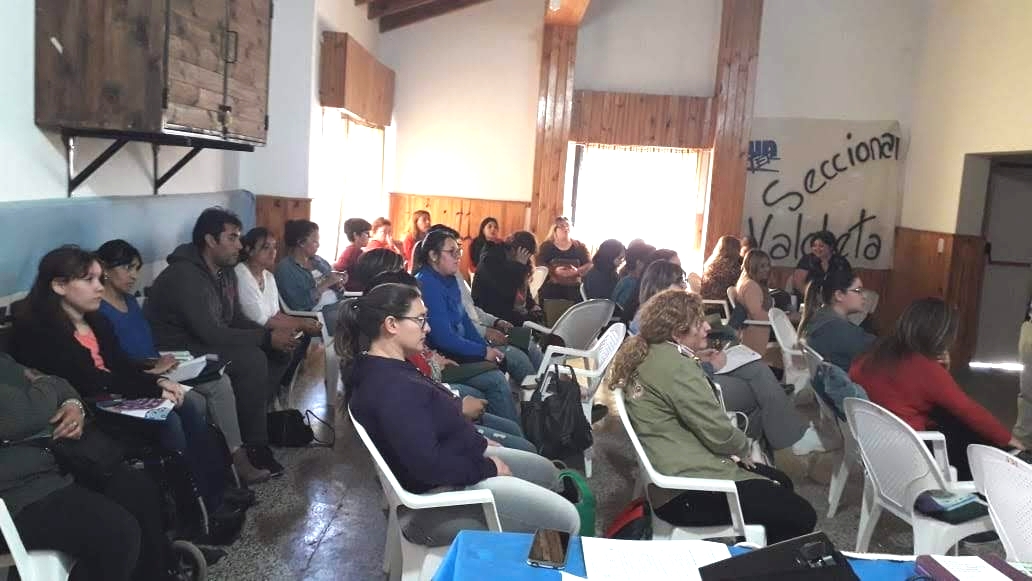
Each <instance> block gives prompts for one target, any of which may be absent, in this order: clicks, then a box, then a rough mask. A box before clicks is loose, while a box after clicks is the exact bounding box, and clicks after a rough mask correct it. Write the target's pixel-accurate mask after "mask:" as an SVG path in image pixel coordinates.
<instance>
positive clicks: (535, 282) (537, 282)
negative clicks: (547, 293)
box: [529, 266, 548, 302]
mask: <svg viewBox="0 0 1032 581" xmlns="http://www.w3.org/2000/svg"><path fill="white" fill-rule="evenodd" d="M547 279H548V267H547V266H537V267H534V272H532V273H531V275H530V285H529V286H530V296H531V297H533V299H534V300H535V301H538V291H540V290H541V286H542V285H544V284H545V280H547ZM538 302H540V301H538Z"/></svg>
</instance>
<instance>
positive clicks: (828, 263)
mask: <svg viewBox="0 0 1032 581" xmlns="http://www.w3.org/2000/svg"><path fill="white" fill-rule="evenodd" d="M812 236H813V238H811V239H810V254H804V255H803V257H802V258H800V259H799V263H798V264H796V267H795V271H794V272H793V273H792V290H793V291H794V292H795V293H796V294H797V295H799V296H801V295H802V293H803V290H804V289H805V288H806V285H808V284H810V283H811V282H814V281H818V282H819V281H821V280H824V277H826V276H828V275H829V274H831V273H832V272H835V271H847V272H848V271H852V270H853V267H852V266H850V264H849V261H848V260H846V257H845V256H842V255H841V254H839V253H838V245H837V244H836V240H835V234H833V233H831V232H829V231H827V230H821V231H820V232H815V233H814V234H813V235H812Z"/></svg>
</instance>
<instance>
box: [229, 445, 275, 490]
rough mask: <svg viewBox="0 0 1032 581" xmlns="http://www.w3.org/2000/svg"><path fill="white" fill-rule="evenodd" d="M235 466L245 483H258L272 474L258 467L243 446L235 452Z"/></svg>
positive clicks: (242, 481)
mask: <svg viewBox="0 0 1032 581" xmlns="http://www.w3.org/2000/svg"><path fill="white" fill-rule="evenodd" d="M233 468H234V469H236V473H237V477H238V478H240V482H241V483H242V484H244V485H247V484H258V483H260V482H265V481H266V480H268V479H269V478H270V477H271V476H272V474H271V473H270V472H269V471H268V470H265V469H263V468H256V467H255V465H254V464H252V463H251V459H250V458H248V453H247V450H245V449H244V447H243V446H241V447H240V448H238V449H237V451H236V452H233Z"/></svg>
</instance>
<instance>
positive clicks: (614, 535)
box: [606, 497, 652, 541]
mask: <svg viewBox="0 0 1032 581" xmlns="http://www.w3.org/2000/svg"><path fill="white" fill-rule="evenodd" d="M606 538H607V539H623V540H627V541H647V540H650V539H652V507H651V506H649V501H648V500H646V499H645V497H641V498H636V499H634V500H632V501H631V503H630V504H628V505H627V508H625V509H623V510H621V511H620V514H618V515H616V519H614V520H613V524H611V525H609V528H608V529H606Z"/></svg>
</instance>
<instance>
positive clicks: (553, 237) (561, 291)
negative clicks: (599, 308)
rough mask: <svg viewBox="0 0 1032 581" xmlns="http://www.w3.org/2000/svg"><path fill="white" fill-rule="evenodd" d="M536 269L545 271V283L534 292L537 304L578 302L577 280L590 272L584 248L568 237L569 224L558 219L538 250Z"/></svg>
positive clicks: (578, 286)
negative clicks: (560, 301)
mask: <svg viewBox="0 0 1032 581" xmlns="http://www.w3.org/2000/svg"><path fill="white" fill-rule="evenodd" d="M535 263H536V264H537V265H538V266H547V267H548V279H547V280H546V281H545V284H543V285H541V290H540V291H538V296H539V297H540V300H539V302H541V303H542V304H543V303H544V302H545V301H546V300H548V299H559V300H566V301H573V302H575V303H576V302H580V300H581V294H580V284H581V277H582V276H584V274H585V273H587V272H588V270H590V269H591V257H590V256H589V255H588V247H587V246H584V244H582V243H580V242H578V241H576V240H574V239H573V238H572V237H571V236H570V221H569V220H567V219H566V218H564V217H562V216H560V217H558V218H556V219H555V222H553V223H552V227H551V228H550V229H549V230H548V238H546V239H545V241H544V242H542V243H541V247H540V248H538V255H537V257H536V259H535Z"/></svg>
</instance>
